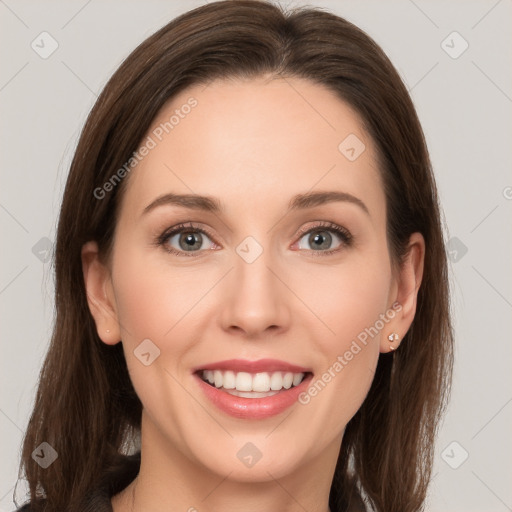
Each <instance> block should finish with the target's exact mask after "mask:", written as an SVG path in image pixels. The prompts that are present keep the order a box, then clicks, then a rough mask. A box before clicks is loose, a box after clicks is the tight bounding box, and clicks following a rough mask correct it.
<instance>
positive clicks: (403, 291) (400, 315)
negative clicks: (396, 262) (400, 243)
mask: <svg viewBox="0 0 512 512" xmlns="http://www.w3.org/2000/svg"><path fill="white" fill-rule="evenodd" d="M424 262H425V240H424V238H423V235H422V234H421V233H413V234H412V235H411V236H410V238H409V244H408V249H407V253H406V256H405V258H404V261H403V263H402V266H401V267H400V269H399V270H398V275H397V276H396V278H395V283H394V285H393V287H392V293H391V295H390V303H391V304H392V306H391V307H390V309H392V310H393V311H395V316H394V317H393V319H392V320H391V321H390V322H389V323H388V324H387V330H386V331H383V336H382V339H381V342H380V351H381V352H390V351H393V350H396V349H397V348H398V346H399V345H400V342H401V340H402V339H403V338H404V336H405V335H406V333H407V331H408V330H409V328H410V327H411V324H412V321H413V320H414V315H415V314H416V303H417V299H418V291H419V289H420V285H421V280H422V278H423V266H424ZM394 335H397V336H394ZM389 336H391V337H392V339H389V338H388V337H389Z"/></svg>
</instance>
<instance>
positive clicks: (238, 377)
mask: <svg viewBox="0 0 512 512" xmlns="http://www.w3.org/2000/svg"><path fill="white" fill-rule="evenodd" d="M304 375H305V374H304V373H292V372H272V373H268V372H260V373H255V374H252V373H248V372H232V371H223V370H203V372H202V377H203V380H205V381H206V382H209V383H210V384H213V385H214V386H215V387H216V388H223V389H226V390H230V389H231V390H234V391H233V393H231V394H233V395H236V396H245V395H246V394H247V393H251V395H250V396H252V397H256V395H257V394H258V395H260V394H262V395H263V396H271V395H272V394H275V393H272V391H281V390H282V389H283V388H284V389H290V388H291V387H292V386H298V385H299V384H300V383H301V382H302V380H303V379H304ZM238 392H241V393H238ZM252 392H254V393H252Z"/></svg>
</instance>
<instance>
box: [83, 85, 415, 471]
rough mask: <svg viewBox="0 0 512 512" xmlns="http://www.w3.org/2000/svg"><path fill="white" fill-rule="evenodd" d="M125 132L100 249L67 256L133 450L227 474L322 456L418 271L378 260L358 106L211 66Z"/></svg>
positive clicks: (373, 198) (369, 149) (298, 465)
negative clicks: (134, 405)
mask: <svg viewBox="0 0 512 512" xmlns="http://www.w3.org/2000/svg"><path fill="white" fill-rule="evenodd" d="M187 105H188V107H187ZM171 116H174V117H172V118H171ZM165 123H167V124H165ZM148 137H149V138H148ZM143 145H145V146H146V151H145V150H142V151H140V155H141V160H140V162H139V163H138V164H137V165H136V167H135V168H134V169H133V170H132V171H131V172H130V173H129V176H128V177H126V178H125V179H126V180H128V181H127V183H126V185H127V187H126V191H125V193H124V196H123V201H122V204H121V208H120V215H119V218H118V223H117V227H116V233H115V240H114V245H113V252H112V258H111V260H110V262H109V266H108V267H102V266H101V264H100V263H98V261H95V262H93V263H91V264H88V263H87V264H86V265H85V269H86V272H85V274H86V283H87V287H88V292H89V295H90V297H91V296H92V297H96V299H97V301H96V306H94V305H92V306H91V308H92V310H93V314H94V315H95V318H96V322H97V326H98V332H99V334H100V337H101V338H102V339H103V341H104V342H106V343H110V344H114V343H116V342H118V341H119V340H122V343H123V348H124V353H125V356H126V361H127V365H128V369H129V373H130V376H131V379H132V381H133V385H134V387H135V390H136V392H137V394H138V396H139V397H140V400H141V401H142V404H143V428H142V443H143V444H142V450H143V457H148V458H149V457H151V458H152V459H153V461H154V462H155V467H156V466H158V464H159V463H163V461H164V460H173V461H179V463H180V464H181V469H180V470H181V471H187V470H190V471H192V470H194V471H196V472H197V471H208V472H214V473H215V474H218V475H222V476H226V475H228V474H229V475H230V478H231V479H238V480H240V481H248V480H251V481H256V480H259V481H264V480H269V479H270V478H271V477H270V476H269V475H272V477H273V478H280V477H283V476H285V475H289V474H291V473H293V472H297V471H301V470H302V469H303V468H305V467H309V468H311V467H314V466H315V464H319V466H318V467H319V468H320V467H322V468H324V469H325V467H326V466H329V470H331V471H332V470H333V469H334V464H335V462H336V458H337V454H338V451H339V446H340V443H341V440H342V435H343V431H344V428H345V426H346V424H347V422H348V421H349V420H350V418H351V417H352V416H353V415H354V414H355V413H356V411H357V410H358V409H359V407H360V406H361V404H362V402H363V400H364V398H365V396H366V394H367V392H368V390H369V388H370V384H371V382H372V378H373V375H374V371H375V367H376V364H377V360H378V357H379V353H380V352H387V351H389V347H390V345H391V343H390V341H389V340H388V335H389V334H391V333H392V332H396V333H398V334H399V335H400V338H401V337H402V336H403V335H404V334H405V332H406V331H407V329H408V327H409V325H410V321H411V320H412V316H411V314H410V310H411V308H412V310H413V309H414V304H412V303H413V302H414V300H415V296H416V294H415V291H417V287H418V286H419V282H418V281H419V280H421V273H420V274H419V279H418V273H417V272H415V271H414V270H413V271H411V269H410V268H409V270H408V269H407V268H406V269H405V270H404V271H403V272H402V274H400V275H394V274H393V272H392V267H391V261H390V256H389V253H388V246H387V239H386V203H385V195H384V191H383V184H382V180H381V177H380V175H379V171H378V168H377V162H376V153H375V148H374V145H373V143H372V141H371V140H370V138H369V137H368V135H367V134H366V133H365V132H364V131H363V128H362V124H361V121H360V119H359V118H358V116H357V115H356V114H355V113H354V112H353V111H352V110H351V109H350V108H349V107H348V106H347V105H346V104H345V103H344V102H342V101H340V100H339V99H338V98H337V97H336V96H335V95H334V94H333V93H332V92H330V91H329V90H327V89H325V88H323V87H321V86H319V85H316V84H313V83H310V82H308V81H305V80H300V79H286V80H272V81H264V80H263V79H260V80H251V81H215V82H213V83H211V84H210V85H209V86H207V87H205V86H195V87H193V88H189V89H187V90H186V91H184V92H182V93H181V94H180V95H179V96H177V97H175V98H174V99H173V100H172V102H170V103H169V104H168V105H166V107H165V108H164V109H163V110H162V111H161V112H160V113H159V115H158V117H157V118H156V119H155V120H154V123H153V125H152V127H151V129H150V130H149V132H148V133H147V136H146V138H145V140H144V141H143ZM143 153H144V154H145V156H144V155H143ZM179 229H181V232H180V231H178V230H179ZM175 230H176V231H175ZM416 245H418V244H416ZM420 245H421V244H420ZM87 251H90V253H91V254H93V253H94V244H88V245H87V246H86V247H85V248H84V254H87ZM413 252H414V251H413ZM420 253H421V251H420ZM420 259H421V258H420ZM84 261H89V260H87V257H86V258H85V259H84ZM406 266H407V263H406ZM411 268H412V267H411ZM100 289H101V290H104V292H105V293H104V294H103V293H102V292H99V291H98V290H100ZM411 296H412V299H411ZM396 301H398V302H399V303H400V304H399V305H397V304H396ZM411 301H412V302H411ZM98 303H101V304H102V308H100V309H98V307H97V306H98ZM394 304H395V306H394V308H393V305H394ZM409 306H410V307H409ZM412 314H414V311H412ZM107 329H108V330H109V331H110V332H109V333H107V332H106V331H107ZM398 343H399V342H393V344H394V346H395V347H397V346H398ZM205 369H208V370H209V372H204V373H203V370H205ZM287 374H288V375H287ZM203 378H206V379H208V378H210V379H211V380H212V381H213V385H212V384H207V383H206V382H204V381H203ZM301 379H302V380H301ZM294 384H295V385H294ZM290 385H291V387H290ZM287 388H289V389H287ZM251 389H252V390H253V391H248V390H251ZM254 389H256V390H258V391H254ZM235 395H238V396H235ZM268 395H271V396H268ZM375 428H379V427H378V425H376V426H375ZM320 461H321V463H320ZM187 468H188V469H187ZM319 470H320V469H319Z"/></svg>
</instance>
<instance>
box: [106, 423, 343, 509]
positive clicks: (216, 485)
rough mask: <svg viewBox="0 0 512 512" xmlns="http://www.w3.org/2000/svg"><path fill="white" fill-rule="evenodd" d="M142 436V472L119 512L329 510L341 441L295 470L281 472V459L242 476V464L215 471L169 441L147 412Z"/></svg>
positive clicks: (118, 499) (119, 499)
mask: <svg viewBox="0 0 512 512" xmlns="http://www.w3.org/2000/svg"><path fill="white" fill-rule="evenodd" d="M147 439H151V443H148V442H147V441H146V440H147ZM141 441H142V442H141V465H140V471H139V475H138V476H137V478H136V479H135V480H134V481H133V482H132V483H131V484H130V485H129V486H128V487H127V488H126V489H124V490H123V491H122V492H121V493H119V494H118V495H116V496H115V497H114V498H113V499H112V508H113V511H114V512H143V511H144V512H160V511H162V512H163V511H166V512H167V511H187V512H213V511H217V510H222V511H223V512H239V511H240V510H243V511H244V512H268V511H274V510H276V511H277V510H279V511H282V512H304V510H307V511H308V512H329V492H330V487H331V482H332V477H333V474H334V468H335V465H336V460H337V454H338V453H339V448H340V443H341V440H336V442H335V443H333V444H332V446H328V450H324V453H322V454H320V455H318V456H316V457H313V458H311V459H309V460H307V461H305V462H304V464H301V465H300V467H298V468H295V469H294V470H293V471H291V472H287V473H283V472H280V468H279V464H273V466H272V467H271V468H266V469H262V467H260V468H259V472H258V473H256V471H255V472H254V473H250V474H249V475H247V472H245V474H244V475H242V476H240V475H238V474H236V472H235V470H236V468H235V469H234V470H232V471H227V472H226V471H225V472H224V474H222V473H220V472H219V473H217V472H215V471H212V469H210V468H207V467H205V466H204V465H203V464H198V463H197V462H195V461H194V460H193V457H191V456H187V455H186V454H185V453H184V452H183V451H182V450H181V449H180V448H181V447H179V446H169V442H168V440H167V442H165V443H164V439H162V434H161V432H159V431H158V429H157V428H156V427H155V426H154V425H153V424H152V423H150V422H149V421H147V419H146V420H145V419H144V414H143V424H142V436H141ZM212 442H213V440H212ZM262 460H263V459H262ZM253 469H254V470H256V466H254V467H253V468H251V470H250V471H252V470H253Z"/></svg>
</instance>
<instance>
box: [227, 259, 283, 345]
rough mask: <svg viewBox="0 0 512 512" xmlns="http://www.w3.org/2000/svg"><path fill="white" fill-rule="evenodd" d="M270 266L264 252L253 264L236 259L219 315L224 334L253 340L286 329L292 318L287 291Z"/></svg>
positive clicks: (270, 263)
mask: <svg viewBox="0 0 512 512" xmlns="http://www.w3.org/2000/svg"><path fill="white" fill-rule="evenodd" d="M235 256H236V255H235ZM272 266H273V267H274V268H275V265H272V262H270V261H269V260H268V258H267V257H266V254H265V251H264V252H263V254H262V255H261V256H260V257H259V258H258V259H257V260H256V261H253V262H252V263H247V262H246V261H244V260H243V259H242V258H240V257H238V256H236V258H235V263H234V269H233V271H231V272H230V273H229V275H228V276H227V279H226V282H225V287H226V288H225V293H226V300H224V301H222V304H223V306H222V312H221V315H220V321H221V324H222V328H223V329H224V330H226V331H231V332H233V333H237V334H238V335H240V334H243V335H244V336H246V337H251V338H254V337H258V336H266V335H268V334H271V333H272V334H277V333H279V332H284V331H285V330H287V329H288V327H289V324H290V316H291V315H290V309H289V304H288V302H287V295H286V289H285V288H284V286H283V284H282V282H281V281H280V280H279V279H278V278H277V277H276V274H277V273H278V272H276V270H275V269H274V268H272ZM269 267H270V268H269ZM271 268H272V270H271ZM289 299H290V297H289V296H288V300H289Z"/></svg>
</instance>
